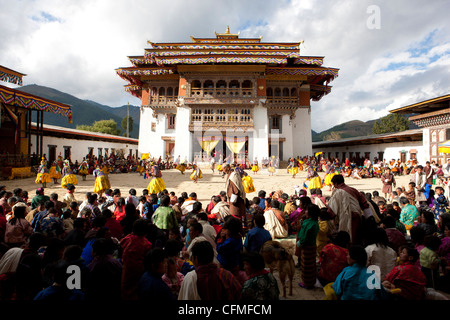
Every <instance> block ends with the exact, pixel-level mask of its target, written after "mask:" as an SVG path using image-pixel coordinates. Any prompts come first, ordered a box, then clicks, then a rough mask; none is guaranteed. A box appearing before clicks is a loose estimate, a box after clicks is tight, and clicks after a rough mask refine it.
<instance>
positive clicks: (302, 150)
mask: <svg viewBox="0 0 450 320" xmlns="http://www.w3.org/2000/svg"><path fill="white" fill-rule="evenodd" d="M292 125H293V127H292V136H293V150H292V151H293V153H294V154H293V155H294V157H297V156H300V157H302V156H309V155H312V134H311V112H310V108H308V107H306V108H305V107H302V108H298V109H297V110H296V111H295V119H293V121H292Z"/></svg>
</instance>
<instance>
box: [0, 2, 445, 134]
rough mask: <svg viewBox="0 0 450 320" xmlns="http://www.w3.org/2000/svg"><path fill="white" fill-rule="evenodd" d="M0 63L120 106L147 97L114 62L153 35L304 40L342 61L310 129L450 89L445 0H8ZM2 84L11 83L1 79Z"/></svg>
mask: <svg viewBox="0 0 450 320" xmlns="http://www.w3.org/2000/svg"><path fill="white" fill-rule="evenodd" d="M0 8H1V10H0V31H1V32H0V65H3V66H6V67H8V68H11V69H13V70H16V71H19V72H22V73H25V74H27V76H26V77H24V85H27V84H34V83H35V84H39V85H42V86H47V87H51V88H55V89H57V90H60V91H63V92H66V93H69V94H72V95H74V96H76V97H78V98H81V99H89V100H93V101H96V102H98V103H102V104H106V105H109V106H112V107H118V106H121V105H124V104H126V103H128V102H129V103H130V104H134V105H139V104H140V101H139V100H137V99H136V98H134V97H133V96H131V95H130V94H128V93H126V92H125V91H124V90H123V86H124V85H125V84H126V83H125V81H123V80H122V79H121V78H120V77H119V76H117V75H116V73H115V69H116V68H119V67H128V66H131V64H130V62H129V61H128V58H127V57H128V56H135V55H143V54H144V49H145V48H148V47H149V45H148V44H147V41H148V40H150V41H152V42H176V41H183V42H185V41H188V42H189V41H191V40H190V36H196V37H214V31H218V32H223V31H225V28H226V26H227V25H229V26H230V29H231V32H233V33H235V32H236V33H237V32H240V34H241V37H259V36H263V41H267V42H277V41H285V42H296V41H301V40H304V44H302V45H301V48H300V52H301V54H302V55H305V56H308V55H311V56H324V57H325V59H324V66H328V67H334V68H339V69H340V71H339V77H338V78H336V79H335V80H334V81H333V82H331V83H330V85H332V86H333V88H332V92H331V93H330V94H329V95H327V96H325V97H323V98H322V100H320V101H318V102H311V107H312V118H311V123H312V129H313V130H315V131H318V132H320V131H323V130H326V129H329V128H330V127H332V126H334V125H336V124H340V123H342V122H346V121H350V120H356V119H358V120H363V121H367V120H372V119H376V118H378V117H381V116H385V115H387V114H388V111H389V110H392V109H394V108H397V107H401V106H404V105H408V104H411V103H415V102H419V101H422V100H425V99H429V98H433V97H436V96H441V95H444V94H448V93H449V84H450V19H449V17H448V13H449V12H450V1H447V0H432V1H424V0H405V1H403V0H395V1H377V0H339V1H336V0H301V1H300V0H298V1H296V0H292V1H287V0H273V1H272V0H226V1H222V0H214V1H211V0H192V1H181V0H171V1H159V0H0ZM2 84H5V83H2Z"/></svg>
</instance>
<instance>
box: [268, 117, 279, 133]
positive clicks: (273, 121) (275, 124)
mask: <svg viewBox="0 0 450 320" xmlns="http://www.w3.org/2000/svg"><path fill="white" fill-rule="evenodd" d="M270 130H281V117H280V116H272V117H270Z"/></svg>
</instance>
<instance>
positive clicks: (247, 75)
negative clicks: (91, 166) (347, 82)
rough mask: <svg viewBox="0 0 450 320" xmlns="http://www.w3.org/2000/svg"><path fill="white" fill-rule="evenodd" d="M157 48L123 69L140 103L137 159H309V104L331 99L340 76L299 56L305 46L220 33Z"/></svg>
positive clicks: (318, 61) (120, 71)
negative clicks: (142, 156)
mask: <svg viewBox="0 0 450 320" xmlns="http://www.w3.org/2000/svg"><path fill="white" fill-rule="evenodd" d="M191 39H192V42H186V43H184V42H183V43H151V42H149V44H150V45H151V46H152V48H151V49H146V50H145V54H144V56H134V57H129V59H130V62H131V63H132V64H133V66H132V67H126V68H120V69H117V70H116V71H117V74H118V75H119V76H121V77H122V78H123V79H125V80H126V81H128V83H129V84H128V85H127V86H126V87H125V89H126V90H127V91H129V92H130V93H132V94H133V95H135V96H137V97H139V98H141V101H142V105H141V117H140V126H139V128H140V129H139V130H140V132H139V152H141V153H150V155H151V156H152V157H156V158H158V157H163V158H164V157H165V156H166V155H170V156H172V157H173V158H174V159H176V158H177V157H178V156H180V157H181V159H187V160H189V161H193V160H194V161H197V162H204V161H207V160H208V158H209V157H210V156H211V155H212V154H215V155H216V156H217V157H218V156H219V155H223V157H224V158H226V157H227V156H228V155H233V156H234V157H235V160H236V161H237V162H238V163H241V161H242V160H243V158H248V159H249V160H250V161H251V162H252V161H253V160H254V159H255V158H257V159H258V160H259V161H261V160H262V158H269V157H270V156H272V155H276V156H279V157H280V159H281V160H287V159H288V158H289V157H295V156H302V155H310V154H311V153H312V146H311V119H310V108H311V100H313V101H318V100H320V99H321V98H322V97H323V96H324V95H325V94H327V93H329V92H330V90H331V87H330V86H328V83H329V82H330V81H332V80H333V79H334V78H335V77H337V75H338V69H335V68H327V67H323V66H322V63H323V57H306V56H301V55H300V42H296V43H284V42H279V43H278V42H277V43H272V42H271V43H268V42H262V41H261V38H239V35H238V34H231V33H230V32H229V29H227V31H226V32H225V33H216V37H215V38H194V37H191Z"/></svg>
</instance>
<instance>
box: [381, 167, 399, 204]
mask: <svg viewBox="0 0 450 320" xmlns="http://www.w3.org/2000/svg"><path fill="white" fill-rule="evenodd" d="M381 182H382V183H383V187H382V189H381V192H383V193H384V197H385V199H386V200H388V201H392V200H393V196H392V187H394V188H395V186H396V182H395V177H394V174H393V173H392V172H391V168H389V167H387V168H386V169H385V172H384V173H383V174H382V175H381Z"/></svg>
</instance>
